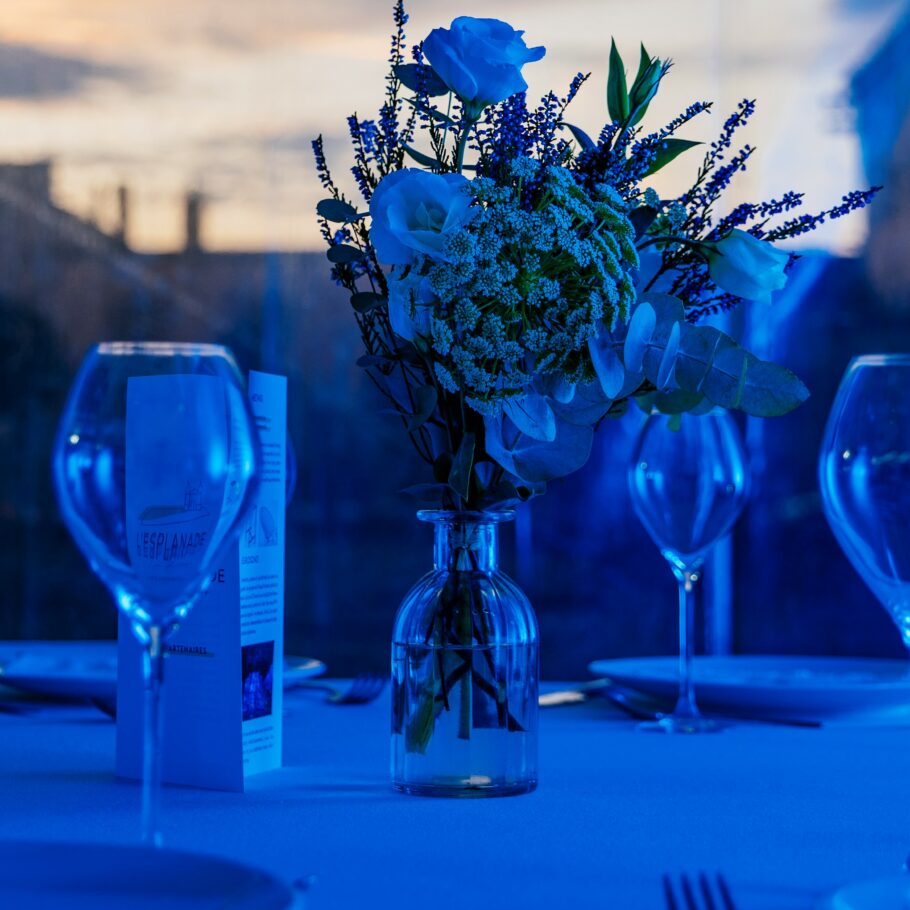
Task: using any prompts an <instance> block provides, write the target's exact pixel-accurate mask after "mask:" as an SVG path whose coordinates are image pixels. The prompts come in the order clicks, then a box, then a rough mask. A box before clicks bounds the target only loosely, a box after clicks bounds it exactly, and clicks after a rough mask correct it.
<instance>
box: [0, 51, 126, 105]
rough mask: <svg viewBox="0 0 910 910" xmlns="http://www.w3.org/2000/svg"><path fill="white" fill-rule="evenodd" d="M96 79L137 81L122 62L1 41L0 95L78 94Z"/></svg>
mask: <svg viewBox="0 0 910 910" xmlns="http://www.w3.org/2000/svg"><path fill="white" fill-rule="evenodd" d="M95 79H107V80H112V81H117V82H123V81H129V82H131V83H136V82H138V81H140V75H139V72H138V71H137V70H135V69H133V68H130V67H125V66H112V65H110V64H104V63H97V62H95V61H93V60H88V59H84V58H80V57H67V56H61V55H59V54H52V53H48V52H47V51H43V50H40V49H39V48H36V47H33V46H31V45H28V44H16V43H11V42H8V41H0V99H3V98H14V99H28V100H43V99H49V98H64V97H70V96H72V95H78V94H79V93H80V92H81V91H82V90H83V89H84V87H85V85H86V83H88V82H91V81H92V80H95Z"/></svg>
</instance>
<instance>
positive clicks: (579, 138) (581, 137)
mask: <svg viewBox="0 0 910 910" xmlns="http://www.w3.org/2000/svg"><path fill="white" fill-rule="evenodd" d="M563 126H565V128H566V129H567V130H568V131H569V132H570V133H571V134H572V135H573V136H574V137H575V141H576V142H577V143H578V144H579V145H580V146H581V147H582V149H583V150H584V151H586V152H589V151H591V149H593V148H597V143H596V142H595V141H594V140H593V139H592V138H591V137H590V136H589V135H588V134H587V133H586V132H585V131H584V130H583V129H582V128H581V127H580V126H574V125H573V124H571V123H564V124H563Z"/></svg>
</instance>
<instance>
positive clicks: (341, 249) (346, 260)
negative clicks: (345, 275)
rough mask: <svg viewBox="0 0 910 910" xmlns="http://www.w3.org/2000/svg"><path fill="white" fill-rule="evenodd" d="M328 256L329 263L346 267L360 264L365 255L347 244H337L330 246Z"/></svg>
mask: <svg viewBox="0 0 910 910" xmlns="http://www.w3.org/2000/svg"><path fill="white" fill-rule="evenodd" d="M326 256H327V257H328V260H329V262H334V263H336V264H345V265H349V264H350V263H352V262H360V260H361V259H363V253H362V252H361V251H360V250H358V249H357V247H356V246H349V245H348V244H346V243H336V244H335V245H334V246H330V247H329V249H328V252H326Z"/></svg>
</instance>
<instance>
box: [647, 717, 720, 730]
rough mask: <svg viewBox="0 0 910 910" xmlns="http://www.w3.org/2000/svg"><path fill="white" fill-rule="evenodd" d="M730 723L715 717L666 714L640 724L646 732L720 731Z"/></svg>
mask: <svg viewBox="0 0 910 910" xmlns="http://www.w3.org/2000/svg"><path fill="white" fill-rule="evenodd" d="M729 726H730V725H729V724H728V723H726V722H724V721H720V720H716V719H715V718H713V717H701V716H700V715H696V716H695V717H685V716H683V715H676V714H666V715H664V716H663V717H661V718H660V719H659V720H649V721H645V722H644V723H641V724H639V725H638V729H639V730H642V731H644V732H645V733H719V732H720V731H721V730H724V729H726V728H727V727H729Z"/></svg>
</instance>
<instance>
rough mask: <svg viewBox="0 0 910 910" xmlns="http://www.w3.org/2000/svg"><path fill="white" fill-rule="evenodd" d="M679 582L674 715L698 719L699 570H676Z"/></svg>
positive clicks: (675, 573)
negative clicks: (695, 664)
mask: <svg viewBox="0 0 910 910" xmlns="http://www.w3.org/2000/svg"><path fill="white" fill-rule="evenodd" d="M673 574H674V575H676V580H677V581H678V582H679V698H678V699H677V701H676V708H675V709H674V711H673V713H674V715H676V716H677V717H698V716H699V713H698V706H697V705H696V704H695V688H694V686H693V683H692V654H693V651H694V649H695V586H696V584H697V583H698V578H699V573H698V571H697V570H690V569H678V570H674V573H673Z"/></svg>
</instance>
